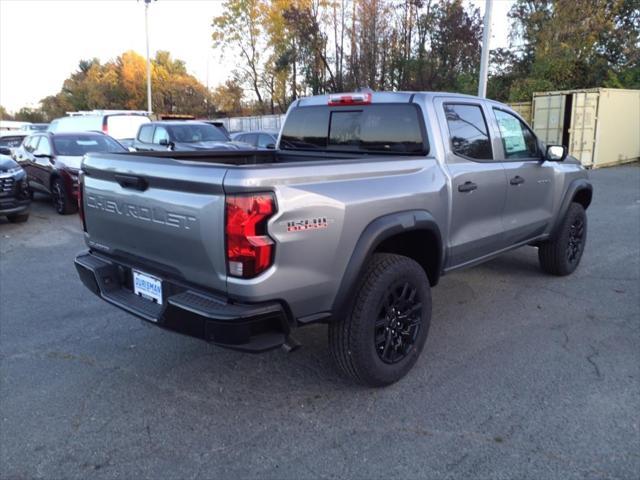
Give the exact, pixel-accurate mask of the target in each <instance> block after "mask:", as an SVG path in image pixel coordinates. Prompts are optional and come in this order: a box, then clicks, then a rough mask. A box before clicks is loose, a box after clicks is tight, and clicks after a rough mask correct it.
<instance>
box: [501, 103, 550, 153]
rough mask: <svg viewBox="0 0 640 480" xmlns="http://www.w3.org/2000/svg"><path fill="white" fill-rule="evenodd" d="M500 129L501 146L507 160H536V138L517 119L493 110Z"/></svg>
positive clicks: (502, 111)
mask: <svg viewBox="0 0 640 480" xmlns="http://www.w3.org/2000/svg"><path fill="white" fill-rule="evenodd" d="M493 112H494V113H495V115H496V120H497V122H498V127H499V128H500V136H501V137H502V146H503V147H504V154H505V156H506V157H507V158H536V159H537V158H538V157H539V154H538V145H537V142H536V137H535V136H534V135H533V133H531V130H529V128H528V127H527V126H526V125H525V124H524V123H522V122H521V121H520V119H519V118H517V117H515V116H513V115H511V114H510V113H507V112H505V111H504V110H498V109H497V108H494V109H493Z"/></svg>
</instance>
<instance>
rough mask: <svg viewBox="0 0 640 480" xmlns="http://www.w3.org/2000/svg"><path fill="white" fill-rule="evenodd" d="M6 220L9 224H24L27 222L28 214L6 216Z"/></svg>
mask: <svg viewBox="0 0 640 480" xmlns="http://www.w3.org/2000/svg"><path fill="white" fill-rule="evenodd" d="M7 220H9V221H10V222H11V223H24V222H26V221H27V220H29V214H28V213H14V214H13V215H7Z"/></svg>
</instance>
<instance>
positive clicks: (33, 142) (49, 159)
mask: <svg viewBox="0 0 640 480" xmlns="http://www.w3.org/2000/svg"><path fill="white" fill-rule="evenodd" d="M30 127H33V128H29V129H23V130H14V131H6V132H2V134H0V154H2V156H1V157H0V158H1V159H2V162H1V163H0V215H4V216H7V218H8V219H9V220H10V221H12V222H21V221H26V220H27V218H28V216H29V205H30V200H31V199H32V198H33V195H34V192H38V193H41V194H45V195H49V196H50V197H51V199H52V202H53V206H54V208H55V209H56V211H57V212H58V213H59V214H61V215H64V214H70V213H74V212H76V211H77V210H78V206H77V201H78V200H77V199H78V174H79V171H80V166H81V163H82V158H83V157H84V155H85V154H87V153H91V152H108V153H122V152H127V151H167V150H168V151H182V152H187V151H203V150H211V151H225V150H230V151H238V150H247V149H273V148H275V145H276V142H277V139H278V132H277V131H270V130H262V131H256V132H234V133H233V134H231V135H230V134H229V132H228V131H227V129H226V128H225V126H224V124H223V123H222V122H218V121H208V120H164V121H151V119H150V118H149V116H148V115H147V114H146V112H141V111H119V110H96V111H91V112H76V113H74V114H71V115H69V116H67V117H62V118H59V119H56V120H54V121H53V122H51V124H50V125H49V126H48V129H47V130H46V131H45V128H46V127H47V125H40V124H33V125H30Z"/></svg>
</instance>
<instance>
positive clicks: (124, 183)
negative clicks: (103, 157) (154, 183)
mask: <svg viewBox="0 0 640 480" xmlns="http://www.w3.org/2000/svg"><path fill="white" fill-rule="evenodd" d="M115 178H116V181H117V182H118V183H119V184H120V186H121V187H122V188H132V189H134V190H140V191H141V192H144V191H145V190H146V189H147V188H148V187H149V184H148V183H147V181H146V180H145V179H144V178H142V177H136V176H135V175H120V174H116V175H115Z"/></svg>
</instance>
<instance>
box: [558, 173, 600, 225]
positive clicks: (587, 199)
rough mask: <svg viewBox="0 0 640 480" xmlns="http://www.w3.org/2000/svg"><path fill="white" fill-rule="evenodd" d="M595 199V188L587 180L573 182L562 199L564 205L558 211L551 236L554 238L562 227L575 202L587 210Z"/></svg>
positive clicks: (580, 179)
mask: <svg viewBox="0 0 640 480" xmlns="http://www.w3.org/2000/svg"><path fill="white" fill-rule="evenodd" d="M592 199H593V186H592V185H591V183H590V182H589V181H588V180H587V179H586V178H578V179H575V180H573V181H572V182H571V183H570V184H569V187H568V188H567V191H566V192H565V194H564V197H563V199H562V203H561V204H560V209H559V210H558V214H557V216H556V220H555V222H554V224H553V228H552V229H551V236H554V235H555V234H556V232H557V231H558V229H559V228H560V226H561V225H562V221H563V219H564V217H565V215H566V214H567V211H568V210H569V206H570V205H571V204H572V203H573V202H577V203H579V204H580V205H582V206H583V207H584V209H585V210H586V209H587V208H589V205H591V200H592Z"/></svg>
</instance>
